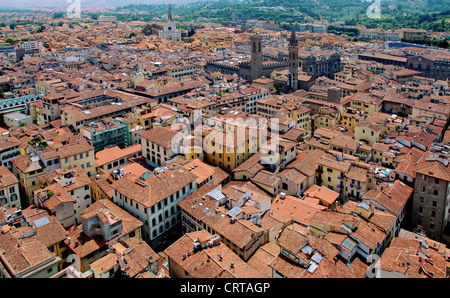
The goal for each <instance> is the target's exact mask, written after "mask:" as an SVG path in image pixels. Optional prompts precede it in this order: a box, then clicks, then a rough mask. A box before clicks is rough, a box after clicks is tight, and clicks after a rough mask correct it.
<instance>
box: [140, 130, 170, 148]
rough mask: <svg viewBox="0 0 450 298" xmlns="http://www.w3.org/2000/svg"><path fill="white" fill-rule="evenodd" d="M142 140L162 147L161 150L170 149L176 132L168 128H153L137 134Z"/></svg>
mask: <svg viewBox="0 0 450 298" xmlns="http://www.w3.org/2000/svg"><path fill="white" fill-rule="evenodd" d="M138 134H139V135H140V136H141V137H142V138H144V139H146V140H148V141H150V142H152V143H154V144H157V145H159V146H162V147H163V148H166V149H170V148H171V146H172V141H175V140H176V139H175V137H176V135H177V134H178V131H176V130H172V129H170V127H161V126H158V127H155V128H152V129H149V130H146V131H143V132H140V133H138ZM177 138H178V137H177Z"/></svg>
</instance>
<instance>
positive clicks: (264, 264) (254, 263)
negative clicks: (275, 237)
mask: <svg viewBox="0 0 450 298" xmlns="http://www.w3.org/2000/svg"><path fill="white" fill-rule="evenodd" d="M279 253H280V247H279V246H278V245H276V244H275V243H273V242H268V243H266V244H264V245H262V246H260V247H259V248H258V250H257V251H256V252H255V253H254V254H253V255H252V256H251V257H250V259H248V261H247V264H248V265H250V266H251V267H253V268H255V269H256V270H257V271H258V272H261V273H262V274H264V277H265V278H270V277H271V273H270V267H269V263H270V262H272V260H273V259H274V258H275V257H276V256H278V254H279Z"/></svg>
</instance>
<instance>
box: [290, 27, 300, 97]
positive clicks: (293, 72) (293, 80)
mask: <svg viewBox="0 0 450 298" xmlns="http://www.w3.org/2000/svg"><path fill="white" fill-rule="evenodd" d="M289 73H290V81H289V87H290V89H291V90H293V91H296V90H297V89H298V41H297V35H296V34H295V28H294V26H292V30H291V38H290V39H289Z"/></svg>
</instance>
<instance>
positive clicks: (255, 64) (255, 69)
mask: <svg viewBox="0 0 450 298" xmlns="http://www.w3.org/2000/svg"><path fill="white" fill-rule="evenodd" d="M250 42H251V44H252V47H251V49H252V52H251V55H252V58H251V62H250V64H251V81H253V80H255V79H258V78H260V77H261V76H262V72H261V71H262V62H263V55H262V47H261V43H262V36H260V35H252V36H250Z"/></svg>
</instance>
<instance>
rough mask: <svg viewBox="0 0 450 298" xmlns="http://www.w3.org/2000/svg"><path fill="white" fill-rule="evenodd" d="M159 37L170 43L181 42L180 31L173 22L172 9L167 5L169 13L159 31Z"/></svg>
mask: <svg viewBox="0 0 450 298" xmlns="http://www.w3.org/2000/svg"><path fill="white" fill-rule="evenodd" d="M159 37H162V38H166V39H169V40H171V41H179V40H181V31H180V30H178V29H177V26H176V24H175V23H174V21H173V16H172V8H171V7H170V4H169V12H168V14H167V22H166V23H165V24H164V27H163V29H162V30H161V31H159Z"/></svg>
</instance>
